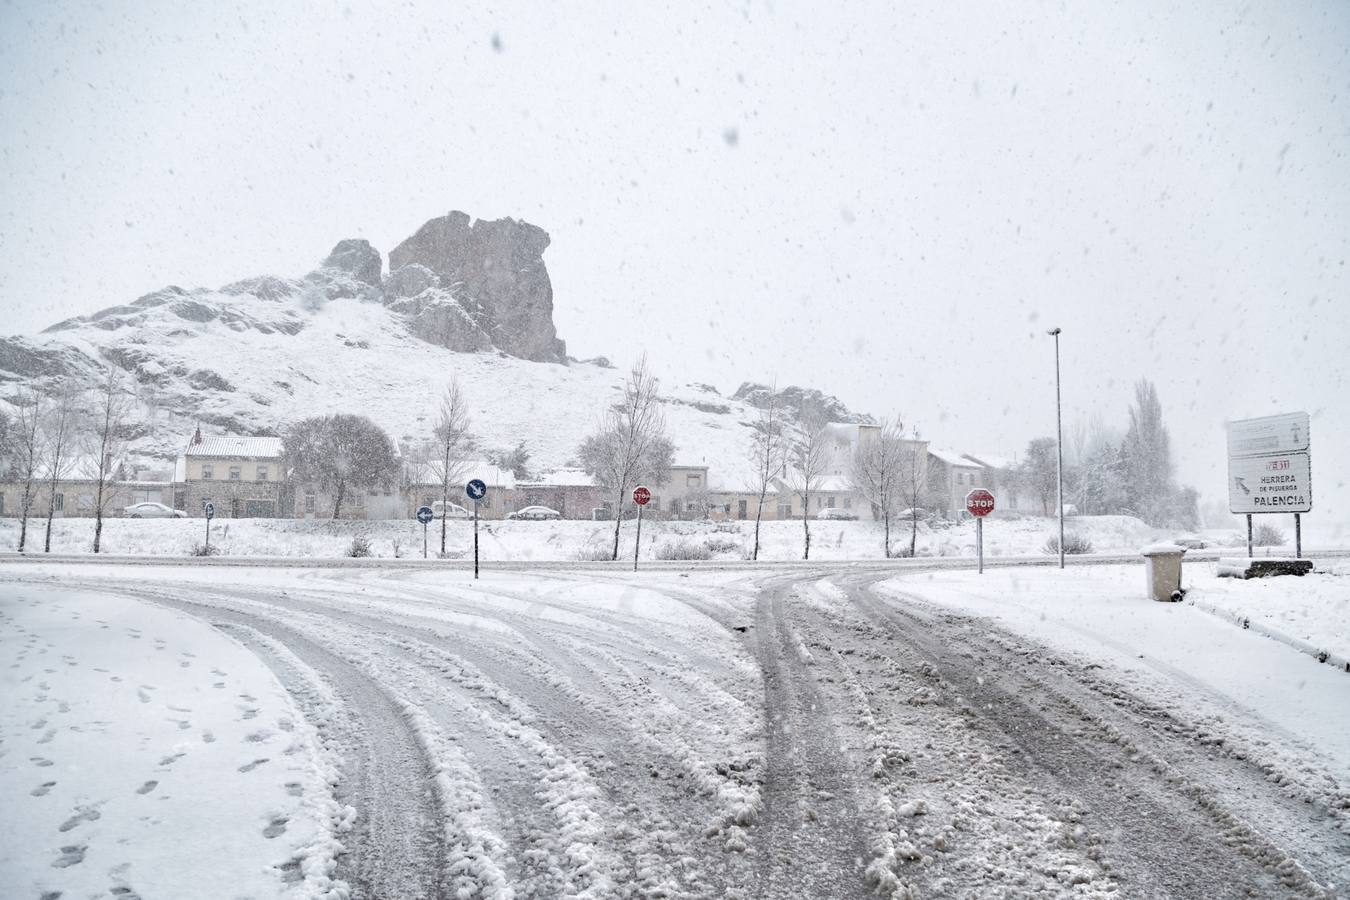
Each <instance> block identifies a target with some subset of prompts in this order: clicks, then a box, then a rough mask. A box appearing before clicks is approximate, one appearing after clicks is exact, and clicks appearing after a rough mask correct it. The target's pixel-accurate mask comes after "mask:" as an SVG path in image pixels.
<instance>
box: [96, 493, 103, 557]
mask: <svg viewBox="0 0 1350 900" xmlns="http://www.w3.org/2000/svg"><path fill="white" fill-rule="evenodd" d="M102 538H103V482H102V481H100V482H99V484H98V495H97V496H96V497H95V498H94V552H95V553H97V552H98V545H99V542H100V541H101V540H102Z"/></svg>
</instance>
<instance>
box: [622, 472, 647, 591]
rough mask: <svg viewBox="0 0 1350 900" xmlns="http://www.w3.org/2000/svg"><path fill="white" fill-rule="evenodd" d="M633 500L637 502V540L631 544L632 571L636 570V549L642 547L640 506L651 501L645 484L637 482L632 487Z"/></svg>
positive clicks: (638, 549)
mask: <svg viewBox="0 0 1350 900" xmlns="http://www.w3.org/2000/svg"><path fill="white" fill-rule="evenodd" d="M633 502H634V503H636V504H637V508H638V520H637V541H636V543H634V544H633V571H634V572H636V571H637V567H638V551H640V550H641V549H642V508H643V507H644V506H646V505H647V504H648V503H651V502H652V492H651V491H650V490H648V489H647V487H646V486H645V485H641V484H639V485H638V486H637V487H635V488H633ZM620 515H622V511H620Z"/></svg>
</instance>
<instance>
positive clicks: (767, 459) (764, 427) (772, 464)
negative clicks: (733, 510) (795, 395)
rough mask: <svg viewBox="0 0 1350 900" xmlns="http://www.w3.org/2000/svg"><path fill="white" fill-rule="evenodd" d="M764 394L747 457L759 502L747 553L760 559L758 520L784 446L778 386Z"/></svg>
mask: <svg viewBox="0 0 1350 900" xmlns="http://www.w3.org/2000/svg"><path fill="white" fill-rule="evenodd" d="M765 396H766V402H765V405H764V406H761V407H760V408H759V419H758V420H757V421H756V422H755V423H754V425H753V426H751V427H752V428H753V429H754V435H753V436H752V437H751V439H750V460H751V462H753V463H754V466H755V481H754V488H755V492H756V493H757V494H758V495H759V503H758V504H757V505H756V506H755V548H754V550H752V551H751V552H750V558H751V559H752V560H755V559H759V523H760V520H761V518H762V517H763V515H764V500H765V499H766V498H767V497H768V496H769V486H770V485H771V484H773V476H774V475H776V474H777V473H779V472H781V471H782V470H783V465H784V452H785V449H786V432H785V430H784V426H785V423H784V421H783V407H782V404H781V402H780V401H779V398H778V390H777V385H774V386H773V387H771V388H770V389H769V390H768V392H767V393H766V395H765Z"/></svg>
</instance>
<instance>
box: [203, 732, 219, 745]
mask: <svg viewBox="0 0 1350 900" xmlns="http://www.w3.org/2000/svg"><path fill="white" fill-rule="evenodd" d="M215 742H216V736H215V733H214V732H210V731H203V732H202V743H203V744H214V743H215Z"/></svg>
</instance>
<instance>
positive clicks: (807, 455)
mask: <svg viewBox="0 0 1350 900" xmlns="http://www.w3.org/2000/svg"><path fill="white" fill-rule="evenodd" d="M829 443H830V431H829V426H828V425H826V424H824V423H821V422H815V421H810V420H808V421H806V422H803V423H802V424H801V426H800V430H799V432H798V435H797V438H796V440H794V441H793V442H792V444H791V446H790V448H789V450H788V462H789V469H788V473H789V478H790V480H791V484H792V489H793V491H794V492H796V494H797V496H798V497H800V498H801V500H802V533H803V536H804V543H803V546H802V559H810V558H811V495H812V494H814V493H815V492H816V489H817V488H818V487H819V486H820V481H821V478H823V477H824V475H825V469H826V467H827V466H828V465H829V461H830V457H829Z"/></svg>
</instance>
